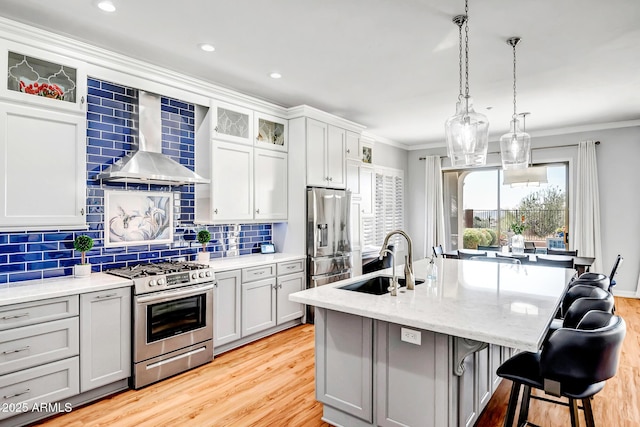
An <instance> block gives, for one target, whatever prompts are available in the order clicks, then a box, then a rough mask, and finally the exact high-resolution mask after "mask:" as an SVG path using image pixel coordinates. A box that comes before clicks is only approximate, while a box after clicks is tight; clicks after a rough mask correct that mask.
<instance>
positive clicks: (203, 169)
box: [195, 140, 288, 224]
mask: <svg viewBox="0 0 640 427" xmlns="http://www.w3.org/2000/svg"><path fill="white" fill-rule="evenodd" d="M196 144H197V147H196V152H197V156H198V157H199V158H200V159H202V160H200V161H199V162H198V163H197V164H196V172H197V173H199V174H200V175H202V176H204V177H207V178H210V179H211V184H199V185H197V186H196V189H195V194H196V202H195V204H196V206H195V222H196V223H198V224H212V223H218V224H219V223H229V222H238V221H243V222H266V221H274V222H277V221H286V219H287V215H288V211H287V208H288V173H287V172H288V155H287V153H284V152H282V151H276V150H268V149H263V148H258V147H255V148H254V147H250V146H248V145H245V144H236V143H230V142H224V141H217V140H213V141H208V140H207V141H197V142H196ZM206 144H208V145H206ZM207 158H209V160H208V161H207Z"/></svg>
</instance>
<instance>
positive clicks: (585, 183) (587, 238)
mask: <svg viewBox="0 0 640 427" xmlns="http://www.w3.org/2000/svg"><path fill="white" fill-rule="evenodd" d="M574 228H575V229H574V231H573V247H574V249H577V250H578V255H582V256H589V257H595V259H596V260H595V262H594V263H593V265H592V266H591V271H594V272H598V273H601V272H603V271H602V243H601V239H600V197H599V193H598V166H597V162H596V143H595V142H594V141H582V142H580V143H579V144H578V164H577V180H576V205H575V227H574ZM569 238H571V234H569ZM605 274H606V273H605Z"/></svg>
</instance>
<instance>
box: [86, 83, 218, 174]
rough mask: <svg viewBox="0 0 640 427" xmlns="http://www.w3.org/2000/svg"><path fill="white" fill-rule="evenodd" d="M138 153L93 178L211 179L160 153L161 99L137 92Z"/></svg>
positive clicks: (127, 156)
mask: <svg viewBox="0 0 640 427" xmlns="http://www.w3.org/2000/svg"><path fill="white" fill-rule="evenodd" d="M138 99H139V103H140V105H139V112H138V114H139V128H140V133H139V137H138V150H137V151H132V152H130V153H129V154H127V155H126V156H124V157H122V158H121V159H119V160H118V161H116V162H115V163H114V164H113V165H111V166H110V167H109V168H108V169H105V170H104V171H103V172H102V173H100V174H99V175H98V176H97V177H96V179H101V180H103V181H111V182H131V183H143V184H160V185H185V184H194V183H195V184H206V183H209V182H210V180H208V179H206V178H203V177H201V176H200V175H198V174H196V173H195V172H193V171H192V170H190V169H189V168H187V167H185V166H183V165H181V164H180V163H178V162H176V161H175V160H173V159H171V158H169V157H168V156H165V155H164V154H162V124H161V109H160V96H159V95H155V94H153V93H148V92H142V91H140V92H138Z"/></svg>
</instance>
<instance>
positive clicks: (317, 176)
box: [307, 119, 346, 188]
mask: <svg viewBox="0 0 640 427" xmlns="http://www.w3.org/2000/svg"><path fill="white" fill-rule="evenodd" d="M345 132H346V131H345V130H344V129H341V128H338V127H336V126H332V125H328V124H326V123H323V122H320V121H318V120H314V119H307V185H308V186H318V187H332V188H345V186H346V172H345V159H346V141H345Z"/></svg>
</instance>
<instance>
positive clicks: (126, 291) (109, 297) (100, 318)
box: [80, 287, 131, 392]
mask: <svg viewBox="0 0 640 427" xmlns="http://www.w3.org/2000/svg"><path fill="white" fill-rule="evenodd" d="M80 319H81V322H80V391H81V392H85V391H87V390H91V389H94V388H96V387H99V386H102V385H106V384H110V383H113V382H115V381H118V380H122V379H125V378H128V377H130V376H131V288H130V287H126V288H118V289H109V290H105V291H99V292H91V293H87V294H82V295H80Z"/></svg>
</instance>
